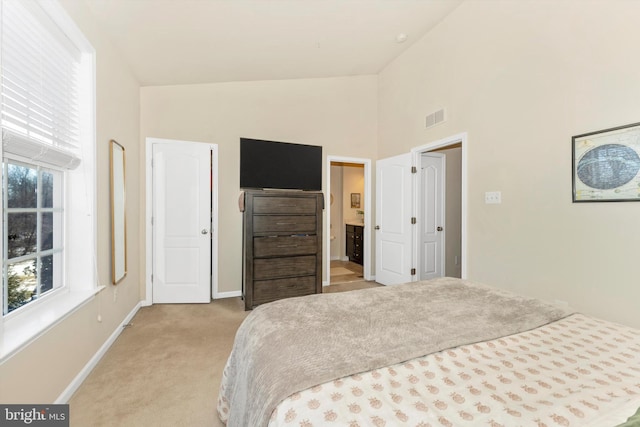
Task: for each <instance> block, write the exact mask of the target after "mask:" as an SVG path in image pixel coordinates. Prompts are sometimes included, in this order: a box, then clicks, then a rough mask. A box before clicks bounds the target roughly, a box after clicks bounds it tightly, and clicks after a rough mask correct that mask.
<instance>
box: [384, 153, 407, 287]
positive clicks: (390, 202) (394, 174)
mask: <svg viewBox="0 0 640 427" xmlns="http://www.w3.org/2000/svg"><path fill="white" fill-rule="evenodd" d="M411 197H412V190H411V154H410V153H406V154H402V155H400V156H395V157H390V158H388V159H382V160H378V161H377V162H376V222H375V224H376V226H375V233H376V282H378V283H382V284H383V285H393V284H398V283H406V282H410V281H411V268H412V266H411V259H412V255H411V234H412V231H411V227H412V225H411Z"/></svg>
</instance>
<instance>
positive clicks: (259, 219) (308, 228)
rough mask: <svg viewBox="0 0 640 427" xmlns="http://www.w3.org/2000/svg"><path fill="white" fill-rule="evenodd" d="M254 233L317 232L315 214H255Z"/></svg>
mask: <svg viewBox="0 0 640 427" xmlns="http://www.w3.org/2000/svg"><path fill="white" fill-rule="evenodd" d="M253 232H254V233H269V232H271V233H287V234H295V233H309V234H315V232H316V216H315V215H254V217H253Z"/></svg>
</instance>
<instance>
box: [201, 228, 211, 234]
mask: <svg viewBox="0 0 640 427" xmlns="http://www.w3.org/2000/svg"><path fill="white" fill-rule="evenodd" d="M208 232H209V230H207V229H206V228H203V229H202V231H201V232H200V233H202V234H207V233H208Z"/></svg>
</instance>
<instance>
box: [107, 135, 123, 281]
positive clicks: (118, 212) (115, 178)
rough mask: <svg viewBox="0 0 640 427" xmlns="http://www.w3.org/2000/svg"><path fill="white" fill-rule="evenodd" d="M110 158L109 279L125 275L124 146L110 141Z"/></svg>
mask: <svg viewBox="0 0 640 427" xmlns="http://www.w3.org/2000/svg"><path fill="white" fill-rule="evenodd" d="M110 146H111V147H110V148H111V150H110V152H111V155H110V160H111V280H112V282H113V284H114V285H116V284H118V282H120V281H121V280H122V279H124V276H126V275H127V224H126V220H125V208H124V205H125V203H124V202H125V179H124V166H125V159H124V147H123V146H122V145H120V144H118V143H117V142H116V141H114V140H111V141H110Z"/></svg>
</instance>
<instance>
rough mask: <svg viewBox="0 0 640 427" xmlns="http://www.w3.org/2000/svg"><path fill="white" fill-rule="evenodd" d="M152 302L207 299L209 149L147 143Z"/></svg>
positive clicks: (193, 144) (180, 143) (187, 144)
mask: <svg viewBox="0 0 640 427" xmlns="http://www.w3.org/2000/svg"><path fill="white" fill-rule="evenodd" d="M152 149H153V166H152V167H153V174H152V176H153V219H152V224H153V276H152V277H153V279H152V280H153V303H208V302H210V301H211V275H212V272H211V233H212V230H211V211H212V209H211V153H212V151H211V148H210V146H209V145H207V144H203V143H196V142H183V141H175V142H172V143H157V144H153V148H152Z"/></svg>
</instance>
